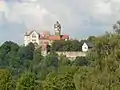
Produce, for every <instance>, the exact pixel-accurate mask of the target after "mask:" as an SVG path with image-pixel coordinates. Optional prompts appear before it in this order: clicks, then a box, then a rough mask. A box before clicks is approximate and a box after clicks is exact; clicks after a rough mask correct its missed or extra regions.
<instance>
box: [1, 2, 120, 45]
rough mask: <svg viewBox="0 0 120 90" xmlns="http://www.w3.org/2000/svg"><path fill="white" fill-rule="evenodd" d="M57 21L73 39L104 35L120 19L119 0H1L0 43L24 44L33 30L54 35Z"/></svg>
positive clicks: (63, 31)
mask: <svg viewBox="0 0 120 90" xmlns="http://www.w3.org/2000/svg"><path fill="white" fill-rule="evenodd" d="M57 20H58V21H59V22H60V23H61V25H62V33H63V34H68V35H70V37H71V38H77V39H83V38H86V37H88V36H93V35H95V36H98V35H102V34H104V32H105V31H111V30H112V25H113V24H115V23H116V21H118V20H120V0H0V43H1V42H4V41H9V40H10V41H14V42H17V43H23V42H24V41H23V40H24V33H25V32H27V31H29V30H31V29H32V28H34V29H35V30H36V31H38V32H42V31H50V32H52V33H53V32H54V28H53V26H54V24H55V23H56V21H57Z"/></svg>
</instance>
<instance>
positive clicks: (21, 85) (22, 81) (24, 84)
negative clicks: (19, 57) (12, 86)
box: [16, 72, 35, 90]
mask: <svg viewBox="0 0 120 90" xmlns="http://www.w3.org/2000/svg"><path fill="white" fill-rule="evenodd" d="M34 86H35V77H34V74H33V73H30V72H26V73H24V74H22V75H21V76H20V78H19V79H18V82H17V87H16V88H17V90H34Z"/></svg>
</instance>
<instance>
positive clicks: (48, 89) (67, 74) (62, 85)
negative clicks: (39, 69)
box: [43, 67, 76, 90]
mask: <svg viewBox="0 0 120 90" xmlns="http://www.w3.org/2000/svg"><path fill="white" fill-rule="evenodd" d="M64 69H65V70H64ZM64 69H63V68H62V69H61V70H59V71H58V73H50V74H48V75H47V77H46V79H45V80H44V82H43V88H44V90H76V89H75V84H74V81H73V76H74V74H75V72H76V68H71V67H67V68H65V67H64Z"/></svg>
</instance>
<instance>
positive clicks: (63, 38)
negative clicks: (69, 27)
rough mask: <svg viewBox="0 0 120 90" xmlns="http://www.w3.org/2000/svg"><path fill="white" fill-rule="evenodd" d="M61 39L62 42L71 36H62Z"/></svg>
mask: <svg viewBox="0 0 120 90" xmlns="http://www.w3.org/2000/svg"><path fill="white" fill-rule="evenodd" d="M61 39H62V40H65V39H69V36H68V35H61Z"/></svg>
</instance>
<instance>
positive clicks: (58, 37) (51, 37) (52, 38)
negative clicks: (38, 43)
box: [48, 36, 61, 40]
mask: <svg viewBox="0 0 120 90" xmlns="http://www.w3.org/2000/svg"><path fill="white" fill-rule="evenodd" d="M48 39H49V40H61V38H60V36H49V37H48Z"/></svg>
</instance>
